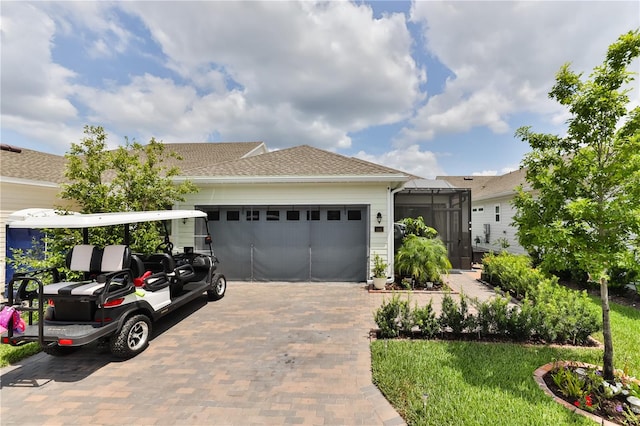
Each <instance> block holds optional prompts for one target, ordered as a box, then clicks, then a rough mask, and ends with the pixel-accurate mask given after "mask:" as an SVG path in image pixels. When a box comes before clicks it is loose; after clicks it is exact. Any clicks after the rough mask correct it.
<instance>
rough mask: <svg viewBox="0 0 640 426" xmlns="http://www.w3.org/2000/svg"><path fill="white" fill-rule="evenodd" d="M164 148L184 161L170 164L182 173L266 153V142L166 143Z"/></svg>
mask: <svg viewBox="0 0 640 426" xmlns="http://www.w3.org/2000/svg"><path fill="white" fill-rule="evenodd" d="M164 146H165V148H166V151H167V152H169V151H173V152H175V153H176V154H178V155H179V156H180V157H182V161H176V162H173V161H170V162H169V163H170V164H175V165H176V166H178V167H179V168H180V170H181V171H182V172H184V171H185V170H191V169H194V168H200V167H207V166H209V165H210V164H213V163H222V162H225V161H231V160H237V159H239V158H245V157H250V156H252V155H257V154H260V153H262V152H266V147H265V145H264V142H212V143H206V142H205V143H165V144H164Z"/></svg>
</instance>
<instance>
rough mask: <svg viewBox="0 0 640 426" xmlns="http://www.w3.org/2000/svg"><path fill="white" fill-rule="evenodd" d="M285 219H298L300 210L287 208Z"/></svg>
mask: <svg viewBox="0 0 640 426" xmlns="http://www.w3.org/2000/svg"><path fill="white" fill-rule="evenodd" d="M287 220H300V212H299V211H298V210H287Z"/></svg>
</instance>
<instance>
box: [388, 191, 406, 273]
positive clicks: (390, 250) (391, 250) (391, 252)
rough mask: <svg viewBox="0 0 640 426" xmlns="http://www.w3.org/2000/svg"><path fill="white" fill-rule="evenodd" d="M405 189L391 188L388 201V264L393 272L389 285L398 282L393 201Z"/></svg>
mask: <svg viewBox="0 0 640 426" xmlns="http://www.w3.org/2000/svg"><path fill="white" fill-rule="evenodd" d="M403 189H404V185H401V186H400V187H398V188H396V189H391V188H389V198H388V200H387V203H388V205H387V212H388V214H387V216H389V217H388V220H387V226H388V229H389V232H387V264H388V265H389V269H390V270H391V278H390V279H388V280H387V284H391V283H393V282H394V281H395V280H396V277H395V270H396V268H395V265H394V257H395V256H394V252H395V247H394V240H395V239H394V233H395V230H394V228H393V222H394V221H393V212H394V208H393V207H394V205H393V200H394V196H395V195H396V194H397V193H398V192H400V191H402V190H403Z"/></svg>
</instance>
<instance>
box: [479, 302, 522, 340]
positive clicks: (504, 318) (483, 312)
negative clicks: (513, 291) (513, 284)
mask: <svg viewBox="0 0 640 426" xmlns="http://www.w3.org/2000/svg"><path fill="white" fill-rule="evenodd" d="M509 302H510V298H508V297H505V296H503V295H501V294H498V295H496V296H495V297H493V298H491V299H489V300H486V301H484V302H481V303H477V304H476V309H477V310H478V316H477V324H478V332H479V333H480V334H481V335H485V336H486V335H488V334H498V335H507V334H508V332H509V322H510V317H511V315H512V314H513V312H512V311H511V310H510V309H509ZM516 315H517V311H516Z"/></svg>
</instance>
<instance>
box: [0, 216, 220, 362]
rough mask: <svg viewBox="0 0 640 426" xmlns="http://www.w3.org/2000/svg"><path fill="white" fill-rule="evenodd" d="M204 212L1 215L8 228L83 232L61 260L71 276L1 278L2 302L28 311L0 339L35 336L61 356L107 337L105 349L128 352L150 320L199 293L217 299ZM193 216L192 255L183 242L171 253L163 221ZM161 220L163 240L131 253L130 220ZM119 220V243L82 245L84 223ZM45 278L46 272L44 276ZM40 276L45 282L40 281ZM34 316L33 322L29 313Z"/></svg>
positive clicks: (133, 351) (146, 333)
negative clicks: (196, 231)
mask: <svg viewBox="0 0 640 426" xmlns="http://www.w3.org/2000/svg"><path fill="white" fill-rule="evenodd" d="M206 217H207V215H206V213H204V212H201V211H197V210H167V211H148V212H125V213H99V214H79V213H74V214H68V215H61V214H58V213H56V212H55V211H53V210H45V209H26V210H21V211H18V212H15V213H14V214H12V215H11V216H10V217H9V219H8V220H7V227H8V228H28V229H53V228H76V229H82V230H83V236H84V244H81V245H76V246H74V247H73V248H72V249H71V250H70V251H69V253H68V255H67V257H66V266H67V268H68V269H69V270H71V271H77V272H79V273H81V274H82V276H83V278H82V279H81V280H79V281H72V282H70V281H66V280H64V279H60V273H59V271H58V269H56V268H50V269H45V270H37V271H27V272H18V273H16V274H14V276H13V278H12V279H11V281H10V282H9V284H8V289H9V291H8V303H7V305H6V306H7V307H12V308H13V309H15V310H16V311H17V312H25V311H26V312H28V313H29V320H28V325H26V328H25V331H24V332H22V333H20V332H18V331H16V330H14V325H13V324H9V326H8V327H7V331H6V332H5V333H3V334H2V336H1V338H0V341H1V342H2V343H5V344H11V345H14V346H17V345H22V344H25V343H29V342H39V343H40V345H41V346H42V348H43V350H44V351H45V352H47V353H49V354H51V355H63V354H66V353H69V352H71V351H72V350H74V349H76V348H78V347H80V346H83V345H86V344H88V343H91V342H94V341H99V342H101V343H105V344H106V343H108V344H109V347H110V350H111V353H113V354H114V355H115V356H117V357H121V358H129V357H132V356H135V355H137V354H138V353H140V352H142V351H143V350H144V349H145V348H146V347H147V345H148V343H149V337H150V335H151V328H152V324H153V322H154V321H156V320H157V319H159V318H160V317H162V316H164V315H166V314H168V313H169V312H171V311H173V310H175V309H177V308H179V307H180V306H183V305H184V304H186V303H188V302H190V301H193V300H194V299H197V298H199V297H201V295H202V294H203V293H204V292H206V293H207V295H208V296H209V299H210V300H218V299H221V298H222V297H223V296H224V294H225V291H226V287H227V282H226V278H225V277H224V275H222V274H220V273H217V272H216V269H217V263H218V259H217V258H216V257H215V256H214V255H213V250H212V248H211V237H210V235H209V231H208V227H207V224H206V222H207V220H206ZM190 218H196V220H202V221H204V223H205V225H204V228H202V229H206V230H207V232H206V235H203V236H201V238H204V244H200V248H202V247H204V248H206V247H208V250H207V251H208V253H206V254H205V253H197V252H196V251H195V250H194V247H185V248H184V251H183V252H182V253H174V252H173V244H172V243H171V242H170V240H169V232H168V226H167V222H168V221H170V220H184V219H190ZM151 221H161V222H162V223H163V224H164V229H165V239H164V242H163V243H162V244H160V245H159V246H158V248H157V249H156V253H131V250H130V249H129V235H130V225H131V224H135V223H140V222H151ZM116 225H121V226H124V241H123V244H121V245H108V246H105V247H97V246H94V245H90V244H88V241H89V232H90V231H91V228H95V227H103V226H116ZM46 277H49V278H48V279H46V280H45V278H46ZM45 281H49V282H50V283H49V284H46V285H45ZM34 312H37V313H38V318H39V320H38V321H37V323H35V324H34V323H33V322H34V321H33V313H34Z"/></svg>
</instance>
